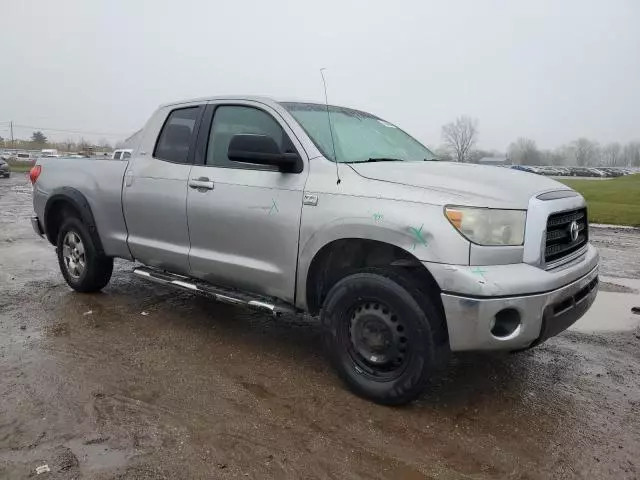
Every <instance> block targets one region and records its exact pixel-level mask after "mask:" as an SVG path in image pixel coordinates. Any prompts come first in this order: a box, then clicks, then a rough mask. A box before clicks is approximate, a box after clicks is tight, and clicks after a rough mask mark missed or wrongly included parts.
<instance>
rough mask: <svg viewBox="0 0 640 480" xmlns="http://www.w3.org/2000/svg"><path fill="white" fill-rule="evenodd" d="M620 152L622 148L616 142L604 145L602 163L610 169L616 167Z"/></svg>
mask: <svg viewBox="0 0 640 480" xmlns="http://www.w3.org/2000/svg"><path fill="white" fill-rule="evenodd" d="M621 151H622V146H621V145H620V144H619V143H618V142H612V143H608V144H606V145H605V146H604V147H602V162H603V163H604V164H605V165H608V166H610V167H613V166H615V165H618V163H619V162H620V160H621V156H620V152H621Z"/></svg>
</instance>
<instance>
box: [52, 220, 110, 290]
mask: <svg viewBox="0 0 640 480" xmlns="http://www.w3.org/2000/svg"><path fill="white" fill-rule="evenodd" d="M68 235H75V236H76V237H78V238H79V239H80V241H81V245H82V246H83V250H84V253H83V254H80V255H78V256H77V258H79V262H74V265H75V264H76V263H81V264H83V265H84V267H83V268H82V270H80V269H77V270H74V269H72V268H71V267H70V264H69V262H68V261H67V260H66V259H65V251H66V250H65V239H67V238H69V237H67V236H68ZM67 247H68V245H67ZM56 253H57V255H58V264H59V265H60V271H61V272H62V276H63V277H64V279H65V280H66V282H67V284H68V285H69V286H70V287H71V288H73V289H74V290H75V291H77V292H82V293H91V292H98V291H100V290H102V289H103V288H104V287H105V286H106V285H107V284H108V283H109V280H110V279H111V274H112V272H113V258H110V257H106V256H104V255H101V254H99V253H98V251H97V249H96V246H95V244H94V242H93V240H92V239H91V235H90V234H89V230H88V229H87V227H86V226H85V224H84V223H82V221H81V220H80V219H78V218H76V217H67V218H66V219H65V220H64V221H63V223H62V226H61V227H60V230H59V232H58V239H57V242H56Z"/></svg>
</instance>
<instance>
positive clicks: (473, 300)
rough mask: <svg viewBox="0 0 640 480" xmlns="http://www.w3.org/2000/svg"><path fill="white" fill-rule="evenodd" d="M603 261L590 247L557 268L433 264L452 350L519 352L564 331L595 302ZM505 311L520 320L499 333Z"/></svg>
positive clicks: (519, 265)
mask: <svg viewBox="0 0 640 480" xmlns="http://www.w3.org/2000/svg"><path fill="white" fill-rule="evenodd" d="M598 260H599V257H598V252H597V250H596V249H595V248H594V247H593V246H591V245H588V247H587V250H586V251H585V253H584V254H583V255H581V256H580V257H579V258H577V259H576V260H575V261H573V262H571V264H569V265H565V266H563V267H562V268H558V269H556V270H555V271H554V270H549V271H546V270H542V269H539V268H537V267H534V266H531V265H528V264H522V263H520V264H514V265H496V266H483V267H464V266H457V265H456V266H454V265H441V264H440V265H429V269H430V270H431V271H432V273H433V274H434V277H435V279H436V281H437V282H438V283H439V284H440V287H441V289H442V290H443V293H442V303H443V306H444V310H445V315H446V319H447V328H448V332H449V344H450V347H451V350H452V351H464V350H518V349H522V348H527V347H530V346H532V345H535V344H536V343H539V342H542V341H544V340H546V339H547V338H549V337H552V336H554V335H557V334H558V333H560V332H562V331H563V330H565V329H566V328H568V327H569V326H570V325H572V324H573V323H574V322H576V321H577V320H578V319H579V318H580V317H582V316H583V315H584V314H585V312H586V311H587V310H588V309H589V307H590V306H591V305H592V303H593V301H594V300H595V297H596V294H597V291H598ZM505 311H507V312H508V315H511V318H514V315H515V314H514V311H515V312H516V313H517V315H515V318H517V319H518V321H519V323H518V325H517V328H514V329H513V331H508V333H507V334H504V333H502V332H500V334H498V335H496V334H494V333H495V332H496V330H494V333H492V328H494V326H495V324H496V314H498V313H499V312H505ZM501 315H502V314H501ZM498 318H504V317H501V316H498ZM498 321H500V320H498ZM513 324H514V323H512V325H513Z"/></svg>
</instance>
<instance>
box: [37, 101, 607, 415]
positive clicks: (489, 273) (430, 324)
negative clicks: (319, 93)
mask: <svg viewBox="0 0 640 480" xmlns="http://www.w3.org/2000/svg"><path fill="white" fill-rule="evenodd" d="M30 176H31V181H32V183H33V186H34V195H33V203H34V208H35V213H36V215H35V216H34V217H33V219H32V222H33V226H34V229H35V230H36V232H37V233H38V234H40V235H44V236H46V238H47V239H48V240H49V242H50V243H51V244H53V245H55V246H56V251H57V256H58V261H59V264H60V269H61V271H62V275H63V276H64V278H65V280H66V281H67V283H68V284H69V285H70V286H71V288H73V289H74V290H77V291H79V292H95V291H98V290H100V289H102V288H103V287H105V286H106V285H107V283H108V282H109V279H110V277H111V273H112V268H113V258H115V257H118V258H123V259H127V260H132V261H133V260H135V261H137V262H139V263H141V264H143V265H144V266H143V267H139V268H134V269H133V272H132V273H133V274H135V275H139V276H141V277H144V278H146V279H148V280H152V281H155V282H159V283H163V284H166V285H169V286H173V287H177V288H181V289H186V290H189V291H193V292H196V293H200V294H202V295H207V296H210V297H212V298H215V299H217V300H220V301H224V302H230V303H234V304H239V305H245V306H248V307H252V308H256V309H261V310H265V311H268V312H271V313H273V314H276V315H277V314H280V313H282V312H308V313H309V314H311V315H319V316H320V318H321V320H322V324H323V326H324V329H325V333H324V336H325V342H326V346H327V351H328V355H329V357H330V360H331V362H332V364H333V365H334V367H335V369H336V370H337V372H338V373H339V375H340V376H341V377H342V378H343V379H344V380H345V381H346V383H347V384H348V385H349V386H350V387H351V388H352V389H353V390H354V391H355V392H356V393H358V394H359V395H362V396H364V397H366V398H369V399H371V400H373V401H376V402H379V403H385V404H401V403H405V402H408V401H410V400H412V399H414V398H415V397H416V396H417V395H418V394H420V392H421V391H422V390H423V388H424V386H425V384H426V382H427V380H428V379H429V377H430V375H431V374H432V373H433V371H434V369H435V368H436V366H437V365H439V364H441V363H442V360H443V359H446V357H447V355H448V354H449V353H450V352H451V351H453V352H459V351H465V350H508V351H514V350H521V349H526V348H529V347H532V346H535V345H537V344H539V343H540V342H542V341H544V340H545V339H547V338H549V337H550V336H553V335H556V334H557V333H559V332H561V331H563V330H564V329H566V328H567V327H568V326H569V325H571V324H572V323H573V322H575V321H576V320H577V319H578V318H580V317H581V316H582V315H583V314H584V313H585V312H586V311H587V309H588V308H589V307H590V306H591V304H592V302H593V300H594V298H595V296H596V293H597V287H598V258H599V257H598V253H597V251H596V249H595V248H594V247H593V246H592V245H591V244H590V243H589V236H588V224H587V211H586V204H585V201H584V199H583V198H582V197H581V196H580V195H579V194H578V193H576V192H575V191H573V190H571V189H570V188H568V187H566V186H565V185H562V184H560V183H558V182H556V181H554V180H551V179H548V178H544V177H541V176H537V175H533V174H529V173H524V172H519V171H516V170H512V169H505V168H498V167H491V166H479V165H471V164H458V163H448V162H440V161H437V159H436V158H435V156H434V155H433V153H432V152H431V151H429V149H427V148H426V147H424V146H423V145H421V144H420V143H419V142H418V141H416V140H415V139H414V138H412V137H411V136H409V135H408V134H407V133H405V132H404V131H402V130H401V129H399V128H398V127H396V126H395V125H393V124H391V123H389V122H386V121H384V120H381V119H380V118H378V117H376V116H374V115H371V114H369V113H366V112H362V111H358V110H353V109H349V108H343V107H335V106H327V105H322V104H314V103H299V102H276V101H273V100H270V99H265V98H254V97H224V98H222V97H216V98H204V99H197V100H192V101H186V102H179V103H172V104H167V105H163V106H161V107H160V108H159V109H158V110H157V111H156V112H155V113H154V115H153V116H152V117H151V119H150V120H149V121H148V123H147V124H146V127H145V128H144V130H143V132H142V134H141V135H140V137H139V140H138V145H136V146H135V147H134V149H133V153H132V155H131V157H130V158H127V159H121V160H117V159H105V160H89V159H64V158H55V159H41V160H39V161H38V163H37V165H36V166H35V167H34V168H33V170H32V171H31V173H30Z"/></svg>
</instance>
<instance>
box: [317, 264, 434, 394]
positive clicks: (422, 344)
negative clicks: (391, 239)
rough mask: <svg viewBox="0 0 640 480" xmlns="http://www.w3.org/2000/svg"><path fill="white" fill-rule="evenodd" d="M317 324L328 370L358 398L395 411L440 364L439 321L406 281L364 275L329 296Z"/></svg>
mask: <svg viewBox="0 0 640 480" xmlns="http://www.w3.org/2000/svg"><path fill="white" fill-rule="evenodd" d="M322 320H323V323H324V325H325V327H326V333H325V343H326V346H327V349H328V354H329V357H330V359H331V362H332V364H333V366H334V367H335V368H336V370H337V372H338V374H339V375H340V377H341V378H342V379H343V380H344V381H345V382H346V383H347V385H349V387H350V388H351V389H352V390H353V391H354V392H355V393H357V394H358V395H360V396H362V397H365V398H367V399H370V400H373V401H375V402H378V403H382V404H388V405H400V404H404V403H408V402H410V401H411V400H413V399H415V398H416V397H417V396H418V395H420V393H421V392H422V391H423V390H424V387H425V385H426V383H427V381H428V380H429V378H430V376H431V374H432V373H433V372H434V371H435V370H436V367H437V366H438V365H439V364H440V363H441V358H440V355H442V352H443V351H445V349H443V348H442V346H441V345H438V343H442V338H443V336H445V335H446V334H444V333H443V332H442V331H441V330H442V326H443V325H444V319H443V318H442V315H441V314H440V310H439V309H438V308H436V307H435V306H434V304H433V302H432V301H431V299H430V298H429V297H428V296H427V295H425V294H424V293H422V292H421V291H420V290H418V289H417V288H416V287H415V286H414V284H413V283H412V281H411V279H410V278H409V277H407V276H405V275H402V274H398V273H397V272H390V271H385V270H376V271H372V270H369V271H365V272H361V273H356V274H353V275H349V276H348V277H345V278H343V279H342V280H340V281H339V282H338V283H336V285H334V287H333V288H332V289H331V290H330V291H329V293H328V295H327V298H326V300H325V303H324V306H323V311H322Z"/></svg>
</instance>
